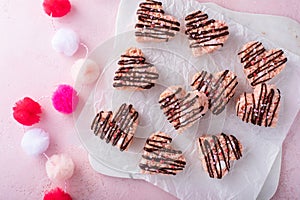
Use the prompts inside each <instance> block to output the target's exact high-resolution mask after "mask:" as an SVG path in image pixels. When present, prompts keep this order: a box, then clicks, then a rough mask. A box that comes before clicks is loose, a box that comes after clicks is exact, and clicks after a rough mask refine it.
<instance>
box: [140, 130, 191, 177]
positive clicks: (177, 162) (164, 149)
mask: <svg viewBox="0 0 300 200" xmlns="http://www.w3.org/2000/svg"><path fill="white" fill-rule="evenodd" d="M171 142H172V138H171V137H170V136H168V135H167V134H165V133H162V132H157V133H153V134H152V135H151V136H150V137H149V138H148V139H147V141H146V144H145V147H144V152H143V155H142V160H141V162H140V164H139V167H140V168H141V172H142V173H143V174H165V175H176V174H177V173H179V172H181V171H182V170H183V169H184V168H185V165H186V161H185V158H184V157H183V154H182V152H181V151H179V150H175V149H173V148H172V146H171Z"/></svg>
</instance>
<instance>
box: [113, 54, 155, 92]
mask: <svg viewBox="0 0 300 200" xmlns="http://www.w3.org/2000/svg"><path fill="white" fill-rule="evenodd" d="M118 65H120V68H119V69H118V70H117V71H116V72H115V77H114V83H113V87H114V88H117V89H129V90H143V89H150V88H152V87H154V85H155V82H156V80H157V79H158V76H159V75H158V72H157V70H156V68H155V67H154V66H153V65H152V64H150V63H148V62H146V59H145V57H144V54H143V52H142V50H141V49H138V48H129V49H128V50H127V51H126V52H125V54H123V55H121V59H120V60H119V62H118Z"/></svg>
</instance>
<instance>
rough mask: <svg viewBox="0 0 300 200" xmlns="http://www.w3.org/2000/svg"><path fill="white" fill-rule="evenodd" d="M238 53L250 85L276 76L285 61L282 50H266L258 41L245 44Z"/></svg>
mask: <svg viewBox="0 0 300 200" xmlns="http://www.w3.org/2000/svg"><path fill="white" fill-rule="evenodd" d="M238 55H239V57H240V59H241V63H242V64H243V67H244V73H245V74H246V76H247V79H248V81H249V83H250V85H251V86H252V87H255V86H256V85H258V84H260V83H264V82H266V81H268V80H270V79H272V78H273V77H275V76H277V75H278V74H279V73H280V72H281V71H282V70H283V69H284V67H285V66H286V62H287V58H286V57H285V55H284V52H283V51H282V50H280V49H271V50H269V51H266V49H265V48H264V46H263V44H262V43H261V42H258V41H253V42H249V43H247V44H245V45H244V46H243V48H242V49H241V51H240V52H239V53H238Z"/></svg>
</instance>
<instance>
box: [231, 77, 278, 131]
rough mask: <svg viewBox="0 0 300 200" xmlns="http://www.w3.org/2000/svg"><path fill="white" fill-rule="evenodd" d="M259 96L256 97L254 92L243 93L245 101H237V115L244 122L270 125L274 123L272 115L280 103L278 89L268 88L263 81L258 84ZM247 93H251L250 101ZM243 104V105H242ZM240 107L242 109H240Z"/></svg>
mask: <svg viewBox="0 0 300 200" xmlns="http://www.w3.org/2000/svg"><path fill="white" fill-rule="evenodd" d="M259 87H260V92H259V98H258V99H257V98H256V97H255V96H254V94H246V93H244V94H243V99H244V100H245V102H244V103H243V104H241V102H240V101H239V102H238V103H237V116H240V113H242V115H241V116H240V117H241V119H242V120H243V121H245V122H247V123H248V122H251V123H252V124H255V125H259V126H265V127H270V126H272V125H274V117H275V114H276V112H277V110H278V108H279V103H280V98H281V96H280V90H279V89H273V88H268V86H267V85H266V84H265V83H262V84H261V85H260V86H259ZM248 95H251V98H249V99H250V100H251V102H248V101H247V97H248ZM242 106H243V107H242ZM240 109H242V110H241V111H240Z"/></svg>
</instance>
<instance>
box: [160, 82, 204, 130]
mask: <svg viewBox="0 0 300 200" xmlns="http://www.w3.org/2000/svg"><path fill="white" fill-rule="evenodd" d="M159 103H160V108H161V109H162V110H163V111H164V114H165V115H166V116H167V118H168V120H169V122H170V123H172V125H173V126H174V128H175V129H176V130H178V132H179V133H181V132H182V131H183V130H184V129H186V128H188V127H190V126H192V125H193V124H194V123H195V122H196V121H197V120H198V119H200V118H201V117H202V116H203V115H204V114H205V113H206V112H207V110H208V98H207V96H206V95H205V94H204V93H202V92H198V91H192V92H186V91H185V90H184V89H183V88H181V87H180V86H172V87H169V88H167V89H166V90H165V91H164V92H162V93H161V95H160V97H159Z"/></svg>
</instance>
